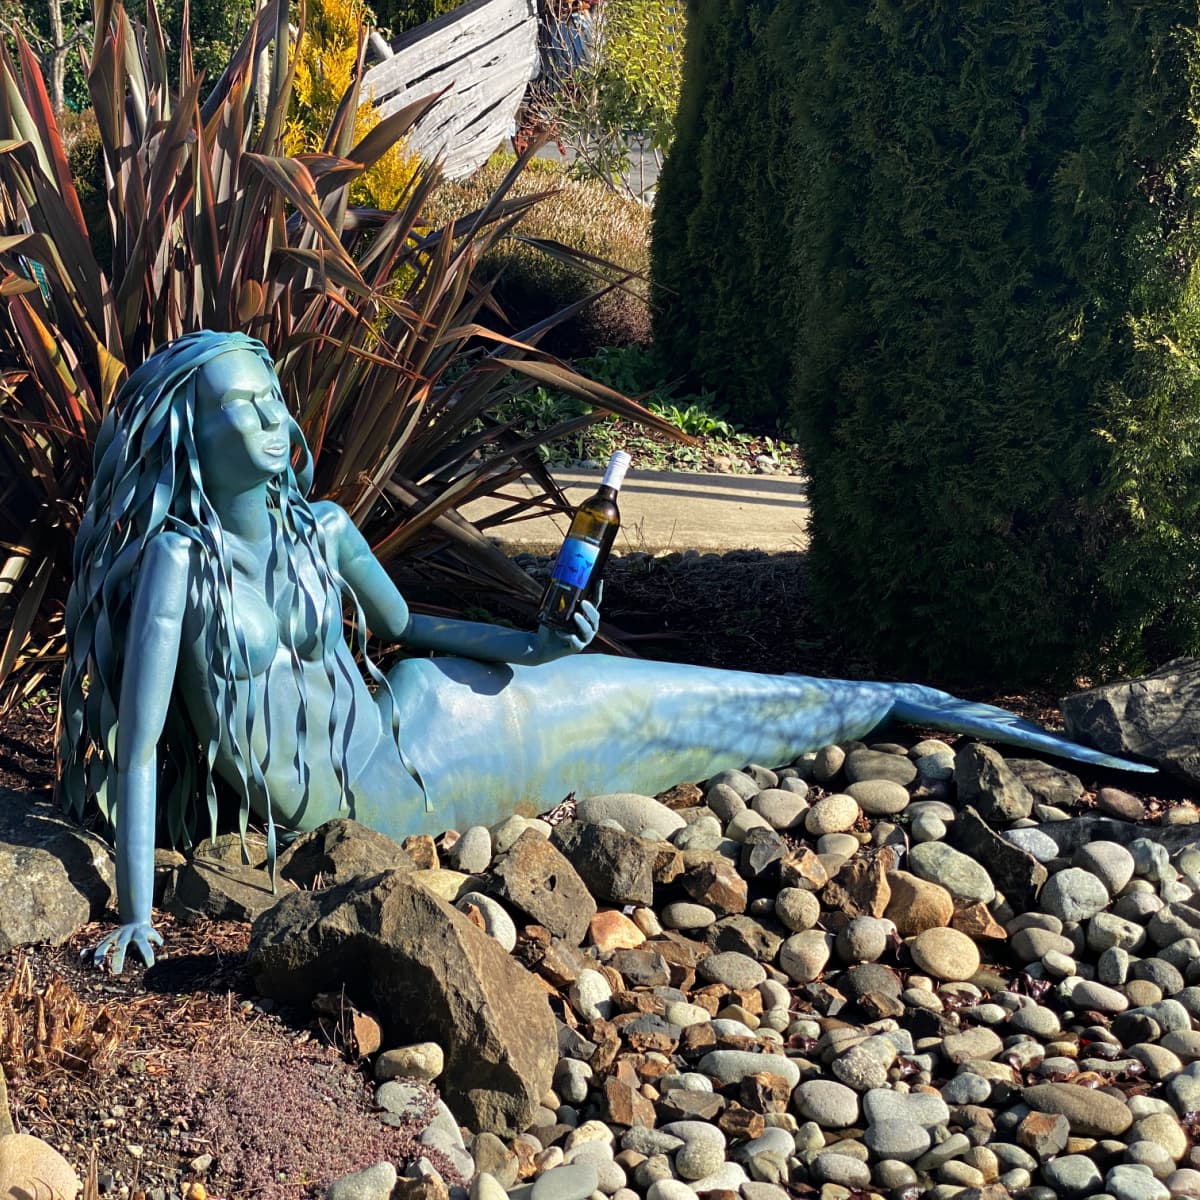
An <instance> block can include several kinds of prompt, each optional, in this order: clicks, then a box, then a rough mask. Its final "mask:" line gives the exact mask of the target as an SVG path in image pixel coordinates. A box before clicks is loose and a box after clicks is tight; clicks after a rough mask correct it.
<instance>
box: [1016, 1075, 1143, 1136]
mask: <svg viewBox="0 0 1200 1200" xmlns="http://www.w3.org/2000/svg"><path fill="white" fill-rule="evenodd" d="M1021 1098H1022V1099H1023V1100H1024V1101H1025V1103H1026V1104H1028V1105H1029V1107H1030V1108H1032V1109H1033V1110H1034V1111H1035V1112H1044V1113H1061V1114H1062V1115H1063V1116H1064V1117H1066V1118H1067V1120H1068V1121H1069V1122H1070V1123H1071V1132H1072V1133H1073V1134H1075V1135H1076V1136H1077V1137H1095V1138H1105V1137H1120V1136H1121V1134H1123V1133H1124V1132H1125V1131H1126V1130H1127V1129H1128V1128H1129V1127H1130V1125H1132V1124H1133V1114H1132V1113H1131V1112H1130V1111H1129V1106H1128V1105H1127V1104H1125V1103H1124V1102H1123V1101H1121V1100H1118V1099H1117V1098H1116V1097H1115V1096H1110V1095H1109V1094H1108V1093H1107V1092H1101V1091H1097V1090H1095V1089H1093V1088H1086V1087H1081V1086H1079V1085H1077V1084H1074V1083H1036V1084H1034V1085H1033V1086H1032V1087H1027V1088H1025V1090H1024V1092H1023V1093H1022V1097H1021Z"/></svg>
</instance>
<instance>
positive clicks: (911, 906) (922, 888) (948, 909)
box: [884, 871, 954, 937]
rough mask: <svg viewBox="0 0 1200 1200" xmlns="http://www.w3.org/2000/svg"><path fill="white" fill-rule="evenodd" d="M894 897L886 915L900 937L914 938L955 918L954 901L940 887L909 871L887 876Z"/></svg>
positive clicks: (947, 923)
mask: <svg viewBox="0 0 1200 1200" xmlns="http://www.w3.org/2000/svg"><path fill="white" fill-rule="evenodd" d="M888 883H889V884H890V885H891V888H892V895H891V898H890V899H889V901H888V906H887V909H886V910H885V912H884V916H886V917H887V918H888V920H889V921H892V922H893V923H894V924H895V926H896V930H897V932H898V933H899V934H900V936H901V937H912V936H913V935H915V934H918V933H924V932H925V930H927V929H935V928H938V927H941V926H943V925H949V924H950V921H951V919H952V918H953V916H954V899H953V897H952V896H951V895H950V893H949V892H948V891H946V889H945V888H944V887H942V886H941V885H940V884H936V883H930V882H929V880H927V879H921V878H919V877H918V876H916V875H911V874H909V872H908V871H893V872H892V873H891V874H890V875H889V876H888Z"/></svg>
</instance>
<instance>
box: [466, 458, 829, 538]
mask: <svg viewBox="0 0 1200 1200" xmlns="http://www.w3.org/2000/svg"><path fill="white" fill-rule="evenodd" d="M555 479H557V481H558V483H559V486H560V487H562V489H563V490H564V491H565V493H566V495H567V498H568V499H569V500H570V501H571V503H572V504H573V505H575V504H579V503H580V502H581V501H583V500H586V499H587V497H588V496H590V495H591V494H592V493H593V492H594V491H595V490H596V487H597V485H598V484H599V482H600V472H599V471H556V472H555ZM805 483H806V481H805V480H804V478H803V477H801V476H798V475H710V474H690V473H689V474H684V473H680V472H673V471H638V470H633V471H630V473H629V475H628V476H627V477H626V480H625V486H624V487H623V488H622V489H621V499H620V507H621V532H620V533H619V534H618V535H617V545H616V552H617V553H622V554H628V553H631V552H634V551H638V550H641V551H645V552H647V553H651V554H665V553H667V552H669V551H672V550H702V551H717V552H723V551H725V550H768V551H782V550H804V549H806V548H807V546H808V497H807V495H806V494H805ZM505 494H506V495H508V496H510V497H524V496H531V495H534V494H535V489H534V487H533V486H532V485H531V484H528V483H526V482H525V481H524V480H521V481H519V482H518V483H515V484H512V485H510V486H509V487H508V488H507V489H506V490H505ZM510 502H511V501H505V500H498V499H496V498H494V497H488V498H487V499H484V500H476V501H474V502H472V503H471V504H468V505H466V506H465V507H464V508H463V510H462V512H463V516H465V517H467V518H468V519H469V520H473V521H474V520H478V519H480V518H482V517H485V516H487V515H488V514H490V513H494V512H497V511H499V510H500V509H503V508H505V507H507V504H508V503H510ZM567 525H568V521H567V519H566V517H564V516H561V515H559V516H549V517H536V518H532V519H529V520H523V521H519V522H514V523H510V524H506V525H503V526H500V527H498V528H494V529H491V530H489V531H488V534H489V536H490V537H493V538H495V539H496V540H497V541H498V542H499V543H500V544H501V545H502V546H504V547H505V549H507V550H509V551H520V550H525V551H530V552H533V553H546V552H550V551H553V550H556V549H557V548H558V546H559V544H560V543H561V542H562V539H563V535H564V534H565V533H566V530H567Z"/></svg>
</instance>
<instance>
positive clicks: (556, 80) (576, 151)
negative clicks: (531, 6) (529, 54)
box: [530, 0, 686, 195]
mask: <svg viewBox="0 0 1200 1200" xmlns="http://www.w3.org/2000/svg"><path fill="white" fill-rule="evenodd" d="M549 7H550V8H551V9H554V8H556V7H557V8H559V9H560V10H561V9H566V8H567V7H569V6H567V5H561V6H555V5H550V6H549ZM571 7H573V6H571ZM556 15H557V16H558V17H561V11H560V12H559V13H558V14H555V13H554V12H553V11H552V12H550V13H548V14H546V15H545V16H544V25H543V31H542V32H543V37H544V38H546V39H548V40H549V41H550V42H551V43H552V44H553V43H554V41H555V40H556V39H559V40H562V39H564V38H566V39H569V38H570V36H571V33H570V30H571V29H572V28H576V29H578V30H580V31H586V33H587V37H588V40H589V45H590V52H589V54H588V56H587V57H586V58H585V59H584V61H582V62H581V63H579V64H578V65H577V66H575V68H574V69H573V70H571V71H570V72H569V73H566V72H562V71H560V72H559V73H557V74H555V73H554V72H553V69H551V68H549V67H547V60H546V59H543V66H544V68H545V69H544V73H543V77H542V78H540V79H539V80H538V81H537V82H535V83H534V84H533V86H532V87H531V89H530V107H531V109H532V110H533V111H534V112H536V113H537V115H538V118H539V119H540V120H541V121H542V122H543V123H545V124H546V125H547V126H548V127H549V128H551V129H552V130H553V131H554V134H555V136H556V137H557V138H558V139H559V140H560V141H561V143H562V144H564V145H565V146H567V147H569V148H570V150H571V152H572V155H573V172H574V173H575V174H576V175H578V176H579V177H581V178H591V179H597V180H600V181H602V182H603V183H605V184H607V185H608V186H609V187H611V188H613V189H614V190H615V191H618V192H626V191H631V192H634V193H635V194H637V195H640V192H638V191H637V187H638V180H637V179H636V178H634V179H631V180H630V182H629V186H628V187H627V186H626V185H625V184H624V183H623V182H622V178H621V176H622V175H623V174H624V173H625V172H627V171H628V170H629V167H630V157H631V156H630V145H631V144H632V143H636V144H637V145H638V146H639V147H640V148H641V149H642V150H643V151H644V152H649V153H650V154H652V155H655V156H658V157H660V158H661V155H662V154H664V153H665V152H666V150H667V148H668V147H669V146H670V144H671V141H672V138H673V137H674V135H675V113H676V110H677V109H678V106H679V86H680V80H681V77H682V70H683V48H684V41H685V31H686V21H685V16H684V6H683V3H682V0H601V2H600V3H597V4H594V5H592V6H591V8H590V10H589V11H588V14H587V18H588V19H587V21H586V23H585V24H584V25H581V26H574V27H572V26H569V25H567V24H566V23H564V22H561V21H560V20H556ZM558 57H561V55H560V56H558ZM568 57H569V56H568ZM550 61H551V62H557V61H558V58H556V57H555V56H553V55H552V56H551V58H550Z"/></svg>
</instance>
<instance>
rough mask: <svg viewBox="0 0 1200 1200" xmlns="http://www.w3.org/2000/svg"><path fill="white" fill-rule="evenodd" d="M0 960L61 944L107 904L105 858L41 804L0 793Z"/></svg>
mask: <svg viewBox="0 0 1200 1200" xmlns="http://www.w3.org/2000/svg"><path fill="white" fill-rule="evenodd" d="M0 896H3V897H4V900H3V903H0V954H7V953H8V952H9V951H10V950H11V949H12V948H13V947H14V946H28V945H32V944H34V943H36V942H49V943H50V944H51V945H53V946H58V945H61V944H62V943H63V942H65V941H66V940H67V938H69V937H70V936H71V935H72V934H73V933H74V932H75V931H76V930H77V929H79V928H80V926H82V925H86V924H87V923H88V922H89V921H94V920H97V919H99V918H100V917H101V916H103V915H104V910H105V909H106V908H108V907H109V906H110V905H113V904H115V902H116V900H115V898H116V872H115V870H114V868H113V858H112V852H111V851H110V850H109V848H108V847H107V846H106V845H105V844H104V842H102V841H101V840H100V839H99V838H98V837H95V836H94V835H92V834H90V833H88V832H87V831H86V830H84V829H81V828H80V827H79V826H78V825H74V824H72V823H71V822H70V821H65V820H63V818H62V817H61V816H59V814H58V813H57V812H56V810H55V809H54V808H53V807H52V806H51V805H50V804H47V803H45V802H44V801H40V800H37V799H34V798H32V797H30V796H28V795H24V794H22V793H19V792H11V791H7V790H2V789H0Z"/></svg>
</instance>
